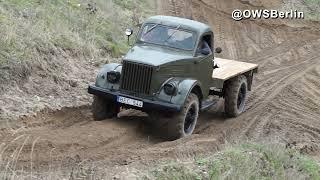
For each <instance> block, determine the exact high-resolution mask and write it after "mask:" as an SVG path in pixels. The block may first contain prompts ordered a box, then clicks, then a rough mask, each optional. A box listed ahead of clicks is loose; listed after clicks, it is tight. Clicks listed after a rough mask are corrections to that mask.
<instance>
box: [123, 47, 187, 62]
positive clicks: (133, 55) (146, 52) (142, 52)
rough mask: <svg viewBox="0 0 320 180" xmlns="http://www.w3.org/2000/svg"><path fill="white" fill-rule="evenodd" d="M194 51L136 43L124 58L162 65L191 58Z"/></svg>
mask: <svg viewBox="0 0 320 180" xmlns="http://www.w3.org/2000/svg"><path fill="white" fill-rule="evenodd" d="M191 58H193V56H192V52H184V51H182V50H180V51H179V50H173V49H172V50H171V49H169V48H165V47H156V46H151V45H148V46H144V45H135V46H134V47H132V48H131V49H130V50H129V52H128V53H127V54H126V56H125V57H124V60H129V61H132V62H137V63H143V64H148V65H152V66H160V65H163V64H167V63H169V62H173V61H177V60H182V59H191Z"/></svg>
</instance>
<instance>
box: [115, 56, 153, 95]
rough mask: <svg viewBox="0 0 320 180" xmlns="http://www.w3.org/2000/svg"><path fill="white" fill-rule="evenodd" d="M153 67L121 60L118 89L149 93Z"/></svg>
mask: <svg viewBox="0 0 320 180" xmlns="http://www.w3.org/2000/svg"><path fill="white" fill-rule="evenodd" d="M152 73H153V67H152V66H149V65H144V64H138V63H133V62H128V61H123V65H122V73H121V77H122V79H121V86H120V89H122V90H125V91H130V92H135V93H139V94H150V86H151V78H152Z"/></svg>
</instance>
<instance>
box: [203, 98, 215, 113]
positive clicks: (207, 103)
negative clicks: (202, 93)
mask: <svg viewBox="0 0 320 180" xmlns="http://www.w3.org/2000/svg"><path fill="white" fill-rule="evenodd" d="M217 102H218V100H217V99H216V100H205V101H202V103H201V111H205V110H208V109H209V108H210V107H212V106H214V105H215V104H217Z"/></svg>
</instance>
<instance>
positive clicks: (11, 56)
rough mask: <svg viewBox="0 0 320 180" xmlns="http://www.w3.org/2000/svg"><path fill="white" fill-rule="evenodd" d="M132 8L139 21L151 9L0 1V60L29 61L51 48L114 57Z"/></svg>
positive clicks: (80, 0)
mask: <svg viewBox="0 0 320 180" xmlns="http://www.w3.org/2000/svg"><path fill="white" fill-rule="evenodd" d="M135 4H142V5H139V6H135ZM133 9H135V11H137V12H140V13H139V14H138V16H139V18H145V17H146V16H148V15H149V13H150V12H149V10H150V9H153V7H152V6H151V4H150V3H147V2H146V0H137V1H135V2H131V1H116V0H115V3H114V2H113V1H105V0H94V1H87V0H68V1H66V0H54V1H44V0H6V1H0V29H1V33H0V44H1V46H0V62H4V61H12V60H32V59H33V58H34V56H35V55H37V54H39V51H38V50H39V49H40V50H42V51H40V52H50V51H52V49H56V48H61V49H68V50H72V51H74V52H86V56H88V57H91V58H99V57H100V56H101V54H102V55H103V54H107V53H110V54H111V55H113V56H115V57H118V56H120V55H121V54H123V53H125V51H126V49H127V48H128V46H127V41H126V37H125V36H124V35H123V31H124V30H125V28H126V27H128V26H134V24H133V22H132V17H133V16H137V15H136V14H134V13H135V12H134V11H133ZM103 51H106V52H103Z"/></svg>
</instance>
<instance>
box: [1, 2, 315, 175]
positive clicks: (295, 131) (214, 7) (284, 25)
mask: <svg viewBox="0 0 320 180" xmlns="http://www.w3.org/2000/svg"><path fill="white" fill-rule="evenodd" d="M170 2H171V3H169V2H168V3H167V4H166V6H164V5H162V6H160V9H161V10H162V12H164V13H165V14H173V15H178V16H185V17H190V16H191V17H193V18H194V19H198V20H200V21H204V22H207V23H209V24H210V25H212V26H213V29H214V30H215V33H216V40H217V43H216V44H217V45H218V46H222V47H223V50H224V52H223V53H222V55H221V56H222V57H225V58H233V59H238V60H242V61H247V62H252V63H257V64H259V67H260V69H259V73H258V74H257V76H256V77H255V80H254V85H253V91H252V92H251V93H250V96H249V99H248V103H247V105H246V112H245V113H244V114H243V115H241V116H240V117H238V118H233V119H229V118H226V117H225V116H224V113H223V111H224V110H223V100H221V101H220V102H219V103H218V105H217V106H216V107H213V108H212V109H211V110H210V111H208V112H205V113H203V114H201V116H200V120H199V123H198V125H197V128H196V131H195V133H194V135H192V136H191V137H188V138H185V139H180V140H177V141H172V142H165V141H164V140H162V139H159V138H157V137H156V136H155V135H154V134H153V133H152V129H151V127H150V126H148V124H147V123H145V121H146V120H147V119H148V116H147V115H146V114H143V113H141V112H139V111H134V110H124V111H123V112H121V113H120V115H119V117H118V118H114V119H107V120H105V121H101V122H95V121H93V120H92V115H91V113H90V106H88V105H83V106H80V107H77V108H62V110H59V111H51V110H43V111H41V112H39V113H38V114H37V115H35V116H32V117H23V118H20V120H19V121H18V124H17V125H16V126H15V127H11V128H5V126H4V127H3V128H2V129H1V133H0V136H1V137H0V138H1V142H3V144H2V145H1V154H2V158H3V159H10V158H11V159H12V158H14V160H12V162H15V163H16V164H17V166H15V168H16V169H21V168H22V167H23V168H24V169H25V170H27V169H31V168H33V169H35V170H39V171H43V170H44V171H49V170H50V168H53V167H71V166H70V163H71V164H72V163H73V164H77V163H78V164H79V163H80V162H89V163H92V162H94V163H96V164H101V166H100V168H103V169H104V170H105V172H106V173H107V174H108V173H109V174H110V176H116V177H118V176H121V173H123V172H126V169H127V167H130V168H135V169H137V171H139V169H141V168H142V169H143V168H146V167H147V166H150V165H154V164H157V163H158V162H159V161H163V160H174V159H182V158H189V157H194V156H197V155H203V154H206V153H213V152H216V151H217V150H219V149H220V148H221V147H222V146H221V145H223V144H224V143H226V142H238V141H246V140H254V141H260V142H270V141H272V142H280V143H285V144H291V145H293V146H295V147H296V148H297V149H299V150H300V151H301V152H303V153H307V154H310V155H312V156H315V157H319V156H320V154H319V152H320V118H319V117H320V51H319V47H320V32H319V30H320V25H319V23H318V22H316V21H294V20H286V21H284V20H283V21H280V20H272V21H271V20H270V21H267V20H265V21H250V20H247V21H240V22H236V21H233V20H232V19H231V17H230V14H231V12H232V10H233V9H235V8H239V7H241V8H253V7H255V6H258V5H259V6H262V7H267V8H271V7H282V6H281V3H279V2H278V1H268V2H266V1H265V2H260V1H236V0H234V1H232V3H230V2H229V1H228V2H227V1H225V2H221V1H218V0H216V1H210V0H201V1H200V0H194V1H182V0H181V1H179V0H176V1H170ZM172 2H174V3H172ZM186 2H187V4H185V3H186ZM188 3H189V5H191V6H189V5H188ZM257 3H258V4H257ZM259 3H260V4H259ZM190 8H191V9H190ZM82 91H83V92H84V93H85V88H83V89H82ZM84 99H86V98H84ZM88 104H89V102H88ZM15 158H16V159H15ZM30 162H32V163H30ZM12 164H14V163H12ZM127 175H128V174H126V175H125V176H127Z"/></svg>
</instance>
